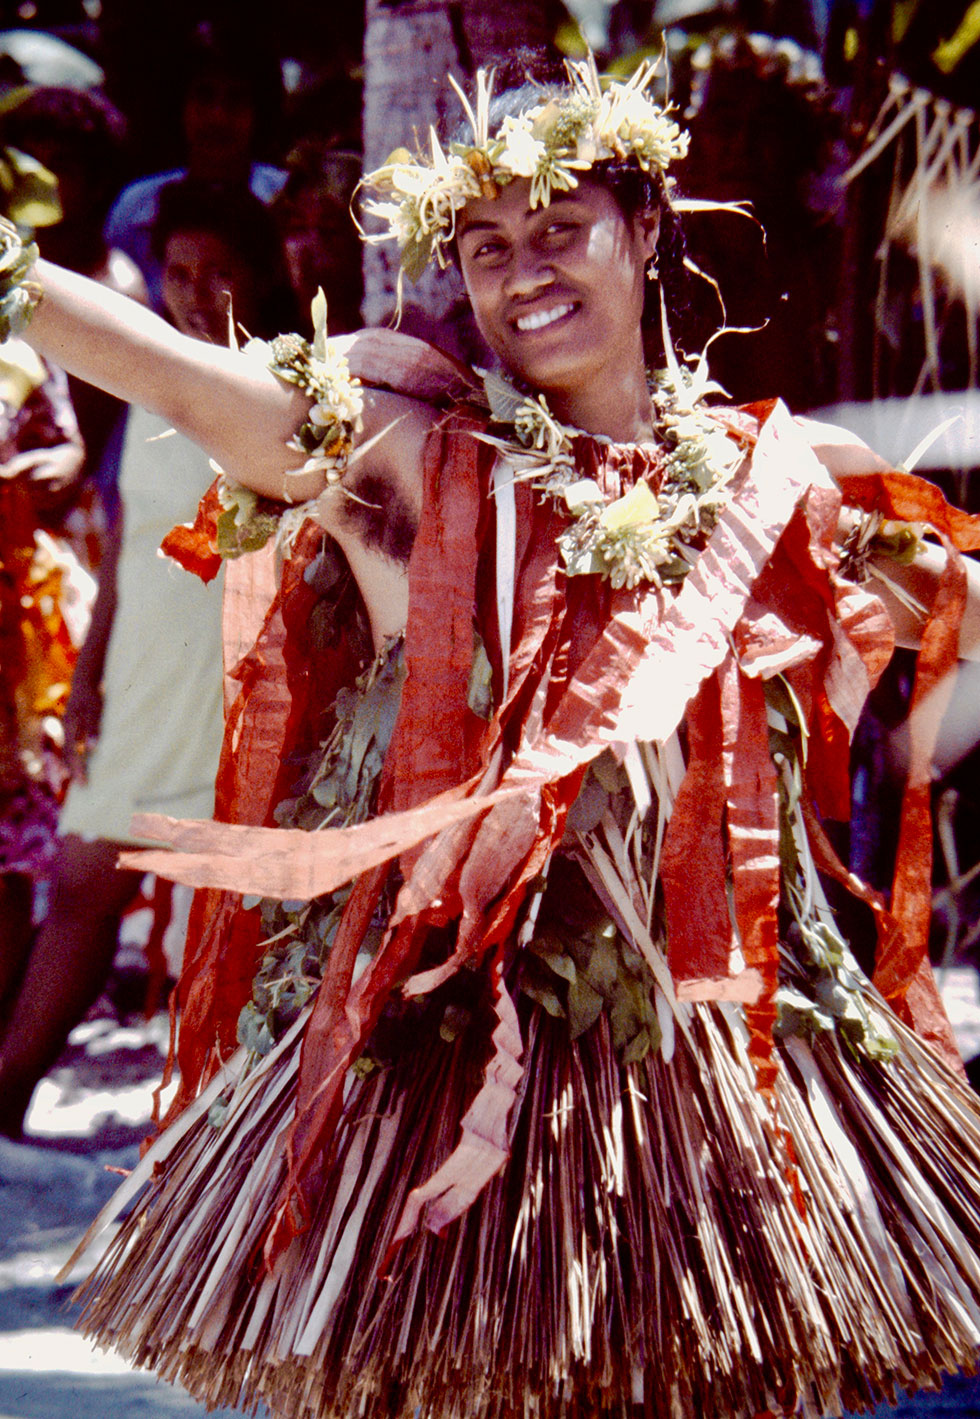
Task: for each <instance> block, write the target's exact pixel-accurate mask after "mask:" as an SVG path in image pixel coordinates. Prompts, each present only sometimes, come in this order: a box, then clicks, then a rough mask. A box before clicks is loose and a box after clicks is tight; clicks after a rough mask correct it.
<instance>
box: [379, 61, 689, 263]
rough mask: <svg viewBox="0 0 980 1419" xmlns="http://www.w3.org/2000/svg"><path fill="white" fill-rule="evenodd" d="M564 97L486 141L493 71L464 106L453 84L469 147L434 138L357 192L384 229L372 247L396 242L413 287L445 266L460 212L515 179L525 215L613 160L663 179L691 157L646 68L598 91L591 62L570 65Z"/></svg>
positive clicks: (402, 152)
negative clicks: (522, 191)
mask: <svg viewBox="0 0 980 1419" xmlns="http://www.w3.org/2000/svg"><path fill="white" fill-rule="evenodd" d="M565 69H566V72H567V74H568V90H567V91H566V92H564V93H561V94H558V95H554V96H552V95H546V96H543V98H542V102H541V103H539V104H536V105H535V106H534V107H533V108H529V109H526V110H525V111H524V113H522V114H520V115H519V116H518V117H516V118H515V117H512V116H508V117H506V118H505V119H504V120H503V122H502V123H501V124H500V127H499V128H498V129H497V131H496V132H495V133H491V132H490V96H491V92H492V88H493V71H492V70H491V71H490V72H489V73H488V72H487V71H486V70H483V69H481V70H479V71H478V73H477V76H476V101H475V105H473V104H470V102H469V100H468V99H467V98H466V96H465V94H464V93H463V91H462V90H461V89H460V87H459V85H458V84H457V83H456V82H455V80H454V79H453V78H452V77H450V80H449V82H450V83H451V84H452V86H453V88H454V89H455V90H456V93H457V95H458V97H459V99H460V102H461V103H462V106H463V110H464V113H465V115H466V118H467V120H468V121H469V125H470V128H471V130H472V134H473V140H472V142H453V143H450V144H449V145H448V149H447V148H444V147H443V145H442V144H441V143H440V141H439V139H438V137H437V136H436V133H435V130H434V129H430V134H429V142H430V155H429V156H413V155H412V154H411V153H410V152H409V151H408V150H407V149H406V148H397V149H396V150H395V152H393V153H392V154H391V155H390V157H389V158H388V160H387V162H385V163H384V165H383V166H382V167H380V168H377V169H376V170H375V171H374V172H372V173H368V174H367V175H366V176H365V177H364V178H363V180H362V183H361V185H362V186H363V187H365V188H368V189H371V190H373V191H374V192H376V193H378V194H379V197H380V199H381V200H373V199H372V200H368V201H367V202H365V204H364V210H365V212H366V213H367V214H368V215H369V216H371V217H374V218H376V219H377V220H379V221H380V222H381V223H382V224H383V228H384V229H383V230H382V231H379V232H372V233H370V234H367V235H366V237H365V239H366V240H367V241H369V242H384V241H392V240H394V241H397V243H398V246H399V248H400V251H401V266H402V271H403V272H404V274H405V275H407V276H409V277H410V278H411V279H412V280H417V279H418V277H419V276H420V275H421V274H422V272H423V271H424V270H425V268H426V266H428V264H429V262H430V261H431V260H432V259H433V257H434V258H435V259H436V261H437V262H438V263H439V265H440V266H442V267H444V266H445V265H446V263H447V255H446V251H447V247H448V246H449V245H450V244H451V243H452V240H453V237H454V235H455V232H456V213H457V212H458V211H459V210H460V208H461V207H465V206H466V204H467V202H471V201H473V199H474V198H477V197H491V198H492V197H496V196H497V194H498V192H499V190H500V188H501V187H503V186H504V185H505V184H506V183H508V182H511V181H513V179H514V178H529V179H530V181H531V194H530V204H531V207H532V208H534V207H538V206H542V207H547V206H548V204H549V202H550V201H551V195H552V193H553V192H555V191H558V192H568V191H569V190H570V189H571V188H573V187H575V186H577V183H578V178H577V176H576V174H577V173H580V172H587V171H588V170H589V169H590V168H591V167H593V165H594V164H596V163H600V162H604V161H608V160H610V159H615V158H618V159H621V160H622V159H628V160H633V161H635V162H636V163H637V164H638V166H639V167H641V168H642V169H643V170H644V171H645V172H659V173H661V174H663V173H665V172H666V170H667V168H668V166H669V165H670V163H672V162H673V161H674V160H675V159H677V158H682V157H684V155H685V153H686V152H687V134H686V133H685V132H684V131H683V130H682V129H681V128H680V127H679V126H678V125H677V124H676V123H675V122H674V120H673V119H672V118H671V117H670V113H669V111H668V110H667V109H664V108H662V107H661V106H660V105H659V104H657V103H655V102H654V100H653V99H652V98H650V96H649V94H648V92H647V90H648V88H649V86H650V84H651V82H652V80H653V78H654V77H655V75H656V73H657V66H656V65H654V64H651V63H650V62H649V61H646V60H644V62H643V63H642V64H641V65H640V66H639V68H638V69H637V70H636V72H635V73H634V74H633V75H632V76H631V77H630V78H629V79H628V80H627V81H626V82H625V83H620V82H618V81H609V82H607V83H605V84H604V83H603V81H602V80H601V79H600V77H599V71H598V69H597V68H596V64H595V60H594V59H593V58H592V57H591V56H590V57H589V58H588V59H586V60H582V61H580V62H571V61H566V64H565Z"/></svg>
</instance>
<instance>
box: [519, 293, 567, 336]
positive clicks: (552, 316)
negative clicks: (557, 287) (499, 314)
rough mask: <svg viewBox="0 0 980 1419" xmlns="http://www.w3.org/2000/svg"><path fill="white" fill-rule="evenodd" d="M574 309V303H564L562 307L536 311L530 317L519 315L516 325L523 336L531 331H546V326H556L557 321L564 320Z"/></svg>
mask: <svg viewBox="0 0 980 1419" xmlns="http://www.w3.org/2000/svg"><path fill="white" fill-rule="evenodd" d="M574 309H575V306H574V304H573V302H571V301H564V302H563V303H562V304H561V305H555V306H551V307H550V308H549V309H548V310H535V311H531V312H530V313H529V314H528V315H519V316H517V317H516V319H515V321H514V325H515V327H516V329H518V330H519V331H520V332H521V333H522V334H524V333H526V332H527V331H529V330H544V329H545V327H546V326H548V325H554V324H555V322H556V321H557V320H563V319H564V318H565V316H566V315H570V314H571V312H572V311H573V310H574Z"/></svg>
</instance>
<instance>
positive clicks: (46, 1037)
mask: <svg viewBox="0 0 980 1419" xmlns="http://www.w3.org/2000/svg"><path fill="white" fill-rule="evenodd" d="M118 852H119V845H118V844H117V843H111V842H103V841H97V842H85V841H84V840H83V839H82V838H78V837H74V836H71V835H69V836H66V837H64V838H61V839H60V840H59V844H58V854H57V856H56V858H55V862H54V867H53V869H52V874H51V889H50V890H51V897H50V903H49V908H48V914H47V916H46V917H45V919H44V921H43V922H42V923H41V925H40V927H39V928H38V932H37V936H36V938H35V941H34V948H33V950H32V951H31V954H30V958H29V960H28V962H27V967H26V969H25V971H24V978H23V981H22V983H21V987H20V990H19V992H18V994H17V999H16V1001H15V1002H14V1004H13V1007H12V1009H11V1011H10V1015H9V1018H8V1020H7V1023H6V1025H5V1027H4V1030H3V1035H2V1038H0V1133H2V1134H6V1135H7V1136H8V1137H12V1138H17V1137H20V1135H21V1133H22V1131H23V1122H24V1115H25V1113H26V1112H27V1107H28V1105H29V1104H30V1101H31V1095H32V1094H33V1092H34V1087H35V1085H36V1084H37V1082H38V1080H40V1079H41V1078H42V1077H43V1075H44V1074H45V1073H46V1071H47V1070H48V1069H50V1068H51V1066H52V1064H53V1063H54V1062H55V1060H56V1059H57V1058H58V1055H59V1054H60V1053H61V1051H62V1049H63V1048H64V1045H65V1041H66V1040H67V1038H68V1036H69V1034H70V1033H71V1031H72V1029H73V1028H74V1026H75V1025H76V1024H77V1023H78V1021H79V1020H81V1018H82V1016H83V1015H84V1014H85V1012H86V1010H87V1009H88V1008H89V1006H90V1005H91V1004H92V1002H93V1001H94V1000H95V999H97V997H98V994H99V992H100V991H101V989H102V987H103V986H104V985H105V982H106V979H107V978H108V975H109V971H110V969H111V967H112V960H113V956H114V955H115V951H116V942H117V939H118V933H119V918H120V916H121V914H122V912H123V910H124V909H125V907H126V906H127V904H128V903H129V901H130V900H131V899H132V897H133V896H134V894H135V892H136V890H137V888H138V887H139V884H140V880H141V877H140V874H139V873H138V872H122V871H120V870H119V869H118V868H117V867H116V859H117V855H118Z"/></svg>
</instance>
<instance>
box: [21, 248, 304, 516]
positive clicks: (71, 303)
mask: <svg viewBox="0 0 980 1419" xmlns="http://www.w3.org/2000/svg"><path fill="white" fill-rule="evenodd" d="M36 274H37V279H38V280H39V282H40V284H41V286H42V288H43V290H44V296H43V298H42V300H41V303H40V305H39V306H38V308H37V310H36V311H35V313H34V318H33V320H32V321H31V324H30V326H29V328H28V330H27V331H26V332H25V338H26V339H27V340H28V341H29V342H30V343H31V344H32V345H33V346H34V347H35V349H37V350H38V351H39V352H40V353H41V354H43V355H46V356H48V358H50V359H51V360H52V361H53V362H54V363H55V364H58V365H61V366H62V368H64V369H66V370H68V371H69V373H71V374H74V375H77V376H78V377H79V378H81V379H84V380H87V381H88V382H89V383H90V384H95V385H98V386H99V387H100V388H101V389H105V390H107V391H108V392H109V393H110V394H114V395H116V396H117V397H118V398H120V399H124V400H126V401H127V402H128V403H132V404H142V405H143V406H144V407H145V408H147V409H151V410H153V412H154V413H157V414H160V415H162V416H163V418H165V419H168V420H169V421H170V422H171V423H172V424H173V426H174V427H175V428H176V429H179V430H180V432H181V433H184V434H186V435H187V436H188V438H190V439H192V440H193V441H194V442H195V443H197V444H200V446H201V447H202V448H204V449H205V450H206V451H207V452H208V453H209V454H210V455H211V457H212V458H214V459H215V461H216V462H217V463H218V464H220V466H221V467H222V468H223V469H224V471H225V472H226V473H227V474H228V475H229V476H230V477H232V478H234V479H236V480H237V481H240V482H242V483H246V484H248V486H249V487H252V488H255V489H256V491H258V492H261V493H265V494H267V495H268V496H270V497H275V498H284V497H286V486H285V477H284V475H285V472H286V471H287V470H288V469H289V468H296V467H298V466H300V465H301V464H302V462H303V455H302V454H301V453H297V452H292V451H291V450H289V449H287V448H286V446H285V445H286V442H287V440H288V439H289V437H290V436H291V435H292V434H293V433H294V432H295V430H296V429H297V428H298V427H299V425H300V424H301V423H302V422H303V419H304V417H305V415H306V411H307V409H308V407H309V400H308V399H307V398H306V397H305V396H304V395H303V394H302V393H300V392H299V391H298V390H295V389H291V388H289V387H287V386H286V385H284V384H283V383H282V382H281V381H280V380H279V379H277V378H276V376H275V375H274V374H272V372H271V371H270V370H268V369H266V368H265V367H264V366H263V365H262V363H261V362H260V361H258V360H252V359H248V358H246V357H245V356H244V355H242V354H240V353H238V352H237V351H235V350H232V349H226V348H224V347H222V346H218V345H209V344H207V343H205V342H203V341H201V340H194V339H191V338H189V337H188V336H185V335H181V334H179V332H178V331H176V330H174V329H173V328H172V327H171V326H170V325H168V324H167V323H166V321H165V320H162V319H161V318H160V317H159V316H157V315H154V314H153V312H152V311H149V310H146V309H145V308H144V307H142V306H140V305H138V304H137V303H136V302H135V301H133V300H130V299H129V298H128V297H126V296H122V295H119V294H117V293H115V292H113V291H108V290H106V289H105V287H104V286H100V285H97V284H96V283H95V282H93V281H89V280H87V279H86V278H85V277H84V276H79V275H77V274H75V273H74V272H72V271H65V270H63V269H61V268H60V267H58V266H53V265H51V264H50V263H49V262H46V261H41V262H38V264H37V268H36ZM322 488H323V475H322V473H312V474H310V475H309V477H308V478H307V477H304V476H303V475H299V476H297V475H296V474H294V475H293V476H292V477H291V478H290V480H289V500H291V501H301V500H303V499H305V498H307V497H315V496H316V495H317V494H318V493H319V492H320V491H321V490H322Z"/></svg>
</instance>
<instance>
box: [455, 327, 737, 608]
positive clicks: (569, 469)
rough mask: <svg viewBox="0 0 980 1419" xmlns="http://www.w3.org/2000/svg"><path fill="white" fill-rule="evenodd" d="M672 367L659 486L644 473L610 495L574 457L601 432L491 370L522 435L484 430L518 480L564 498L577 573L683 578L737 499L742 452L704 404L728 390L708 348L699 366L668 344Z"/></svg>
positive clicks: (499, 410) (488, 383) (660, 416)
mask: <svg viewBox="0 0 980 1419" xmlns="http://www.w3.org/2000/svg"><path fill="white" fill-rule="evenodd" d="M666 348H667V351H668V356H667V361H668V362H667V367H666V368H665V369H663V370H660V371H658V372H657V373H656V374H655V375H654V376H653V378H652V380H651V390H650V398H651V403H652V407H653V414H654V425H655V429H656V434H657V436H658V438H659V440H660V441H661V443H662V444H663V447H664V450H665V468H664V476H663V480H662V482H661V484H660V487H659V488H658V489H657V491H656V492H654V491H653V489H652V488H651V487H650V484H649V483H647V482H645V481H643V480H641V481H639V482H638V483H636V484H635V485H634V486H633V487H632V488H630V489H629V491H628V492H626V493H624V494H623V495H622V496H621V497H618V498H614V499H613V500H612V501H607V499H606V497H605V495H604V493H603V491H602V489H601V488H600V487H599V485H598V483H597V482H595V480H594V479H592V478H581V477H579V476H578V474H577V469H576V465H575V454H574V444H575V439H576V438H581V437H586V438H587V437H594V436H591V435H588V434H586V433H584V431H583V430H581V429H574V428H571V427H569V426H567V425H564V424H561V423H559V422H558V420H557V419H556V418H555V417H554V415H553V414H552V412H551V410H550V409H549V408H548V403H547V400H546V399H545V397H544V395H543V394H539V395H537V396H536V397H535V396H532V395H524V394H521V393H520V391H519V390H517V389H515V388H514V386H513V385H511V384H509V383H508V382H507V381H506V380H504V379H502V378H501V377H500V376H499V375H494V374H487V375H485V376H484V388H485V389H486V393H487V399H488V401H489V403H490V409H491V413H492V415H493V417H494V420H495V421H496V422H497V423H499V424H509V425H510V426H511V427H512V428H513V437H512V438H507V437H498V436H495V435H493V434H485V435H482V438H483V439H484V441H485V442H487V443H490V444H491V445H492V446H493V447H495V448H496V449H497V450H498V451H499V452H500V453H501V454H502V455H503V456H504V457H505V458H506V459H507V461H508V463H509V464H510V465H511V467H512V468H513V469H514V477H515V480H521V481H529V482H530V483H531V485H532V487H534V489H535V490H536V491H539V492H541V493H542V494H544V495H545V496H546V497H550V498H553V499H554V500H555V501H556V502H560V503H562V504H563V505H564V508H565V510H566V511H567V512H568V513H569V514H570V516H571V518H572V521H571V524H570V525H569V526H568V527H567V528H566V530H565V531H564V532H563V533H562V534H561V536H560V537H559V539H558V546H559V550H560V551H561V554H562V558H563V560H564V563H565V569H566V571H567V572H568V574H569V576H581V575H587V574H589V573H592V574H598V575H600V576H603V577H606V578H607V579H608V580H609V581H610V582H611V583H612V585H613V586H614V587H617V588H619V587H629V588H632V587H634V586H637V585H639V583H640V582H650V583H651V584H652V585H653V586H655V587H657V588H658V589H659V588H660V587H662V586H664V585H667V584H671V583H676V582H679V581H682V580H683V579H684V577H685V576H686V575H687V573H688V572H689V571H690V570H691V567H692V566H693V565H694V563H695V561H696V560H697V556H698V554H699V551H700V549H701V548H702V547H703V545H704V540H705V538H706V537H707V536H708V535H709V534H710V533H711V531H712V530H713V528H714V526H715V524H716V522H717V521H718V517H719V515H720V513H721V511H722V509H723V508H724V506H725V504H726V503H727V501H728V487H729V484H730V483H731V480H732V478H733V476H734V474H735V471H736V469H737V468H738V467H739V465H740V464H741V462H742V459H743V450H742V449H741V448H740V447H739V445H738V443H737V442H736V441H735V440H734V439H733V438H732V437H731V436H730V435H729V434H728V433H726V431H725V430H724V429H723V428H722V427H721V426H720V425H719V423H718V422H717V420H716V419H715V418H713V417H712V415H711V413H710V412H709V410H708V409H707V408H705V407H704V406H703V404H702V401H703V399H704V397H705V395H707V394H709V393H714V392H721V391H720V388H719V386H718V385H717V384H714V383H713V382H712V381H711V380H710V379H709V378H708V373H707V362H706V360H705V357H704V356H703V355H702V356H701V358H700V359H699V361H698V362H697V364H696V365H695V366H694V368H693V369H692V368H691V367H689V366H685V365H681V364H680V362H679V361H678V360H677V358H676V356H675V355H674V353H673V351H672V350H671V348H670V344H669V341H667V342H666Z"/></svg>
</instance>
